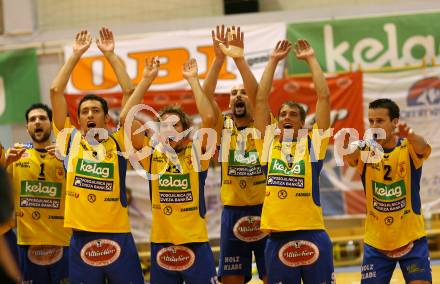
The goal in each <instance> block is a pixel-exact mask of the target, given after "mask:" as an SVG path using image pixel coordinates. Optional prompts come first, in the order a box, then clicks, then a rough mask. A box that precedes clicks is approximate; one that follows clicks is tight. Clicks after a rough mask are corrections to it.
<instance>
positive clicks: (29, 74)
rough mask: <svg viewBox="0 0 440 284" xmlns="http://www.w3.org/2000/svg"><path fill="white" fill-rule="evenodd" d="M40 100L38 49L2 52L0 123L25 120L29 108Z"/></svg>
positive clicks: (0, 61)
mask: <svg viewBox="0 0 440 284" xmlns="http://www.w3.org/2000/svg"><path fill="white" fill-rule="evenodd" d="M37 102H40V85H39V79H38V60H37V54H36V51H35V49H20V50H14V51H5V52H0V124H9V123H22V122H24V121H25V117H24V114H25V111H26V109H27V108H28V107H29V106H30V105H31V104H33V103H37Z"/></svg>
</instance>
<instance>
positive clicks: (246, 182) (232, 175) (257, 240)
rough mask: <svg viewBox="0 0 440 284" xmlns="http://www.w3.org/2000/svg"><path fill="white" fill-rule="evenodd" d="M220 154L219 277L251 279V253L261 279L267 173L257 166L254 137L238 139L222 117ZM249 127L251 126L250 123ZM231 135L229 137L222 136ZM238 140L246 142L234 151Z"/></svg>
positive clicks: (230, 122)
mask: <svg viewBox="0 0 440 284" xmlns="http://www.w3.org/2000/svg"><path fill="white" fill-rule="evenodd" d="M223 122H224V123H223V139H224V141H222V143H221V148H220V157H221V181H222V186H221V200H222V203H223V205H224V207H223V211H222V217H221V218H222V219H221V237H220V260H219V278H221V277H222V276H223V275H244V276H245V282H248V281H249V280H250V279H251V278H252V253H253V254H254V256H255V261H256V264H257V268H258V274H259V277H260V279H262V278H263V276H265V275H266V269H265V260H264V248H265V245H266V240H267V234H266V233H263V232H261V231H260V219H261V218H260V217H261V210H262V204H263V201H264V195H265V190H266V176H265V174H264V171H263V169H262V167H261V165H260V160H259V157H258V152H257V149H256V146H255V142H254V139H252V138H250V136H249V135H248V136H246V140H244V141H243V142H241V141H238V140H240V139H238V137H239V134H240V130H242V129H237V127H236V125H235V123H234V121H233V119H232V118H230V117H229V116H225V117H224V121H223ZM249 127H250V128H252V127H253V125H250V126H249ZM226 137H230V139H225V138H226ZM240 143H246V145H241V146H244V147H243V148H242V149H243V150H244V151H239V150H236V148H237V147H238V146H239V145H240Z"/></svg>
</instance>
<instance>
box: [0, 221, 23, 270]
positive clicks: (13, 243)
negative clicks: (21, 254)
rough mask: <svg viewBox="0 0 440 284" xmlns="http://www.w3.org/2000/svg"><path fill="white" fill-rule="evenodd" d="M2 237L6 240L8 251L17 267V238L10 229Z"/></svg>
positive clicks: (18, 264)
mask: <svg viewBox="0 0 440 284" xmlns="http://www.w3.org/2000/svg"><path fill="white" fill-rule="evenodd" d="M3 237H4V238H5V239H6V242H7V243H8V247H9V251H10V252H11V254H12V256H13V257H14V259H15V261H16V263H17V266H18V267H19V266H20V263H19V261H18V247H17V236H16V235H15V232H14V231H13V230H12V229H10V230H9V231H7V232H6V233H4V234H3Z"/></svg>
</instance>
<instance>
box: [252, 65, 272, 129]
mask: <svg viewBox="0 0 440 284" xmlns="http://www.w3.org/2000/svg"><path fill="white" fill-rule="evenodd" d="M277 64H278V61H277V60H273V59H272V58H271V59H269V62H268V63H267V65H266V68H265V69H264V72H263V75H262V76H261V80H260V85H259V87H258V89H257V95H256V102H255V108H256V109H258V115H257V114H256V113H254V115H253V117H254V123H255V127H256V128H257V129H258V130H259V131H260V132H261V133H264V132H265V129H266V126H267V125H268V124H269V116H270V108H269V96H270V90H271V88H272V82H273V76H274V73H275V69H276V67H277Z"/></svg>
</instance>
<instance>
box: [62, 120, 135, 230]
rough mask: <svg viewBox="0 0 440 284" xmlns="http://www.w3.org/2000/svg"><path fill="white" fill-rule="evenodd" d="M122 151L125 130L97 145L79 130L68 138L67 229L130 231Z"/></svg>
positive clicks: (67, 124)
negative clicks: (90, 141) (120, 153)
mask: <svg viewBox="0 0 440 284" xmlns="http://www.w3.org/2000/svg"><path fill="white" fill-rule="evenodd" d="M69 124H70V123H68V122H67V123H66V126H69ZM56 133H57V131H56ZM123 151H125V147H124V130H123V128H121V129H119V130H117V131H116V132H114V133H111V134H109V136H108V138H107V139H105V140H103V141H101V142H99V143H98V144H96V145H92V144H90V143H89V142H88V141H87V139H86V138H85V137H83V136H82V135H81V133H80V132H79V131H77V130H76V129H73V131H72V132H71V133H70V134H69V135H68V136H67V143H66V147H65V148H64V149H63V150H62V152H63V153H64V154H66V153H67V159H66V160H65V161H66V163H65V168H66V169H67V179H66V191H67V195H66V213H65V220H64V226H66V227H69V228H72V229H75V230H82V231H88V232H102V233H127V232H130V223H129V219H128V206H127V197H126V189H125V176H126V169H127V161H126V159H125V158H124V157H123V156H122V155H119V154H118V152H123Z"/></svg>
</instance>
